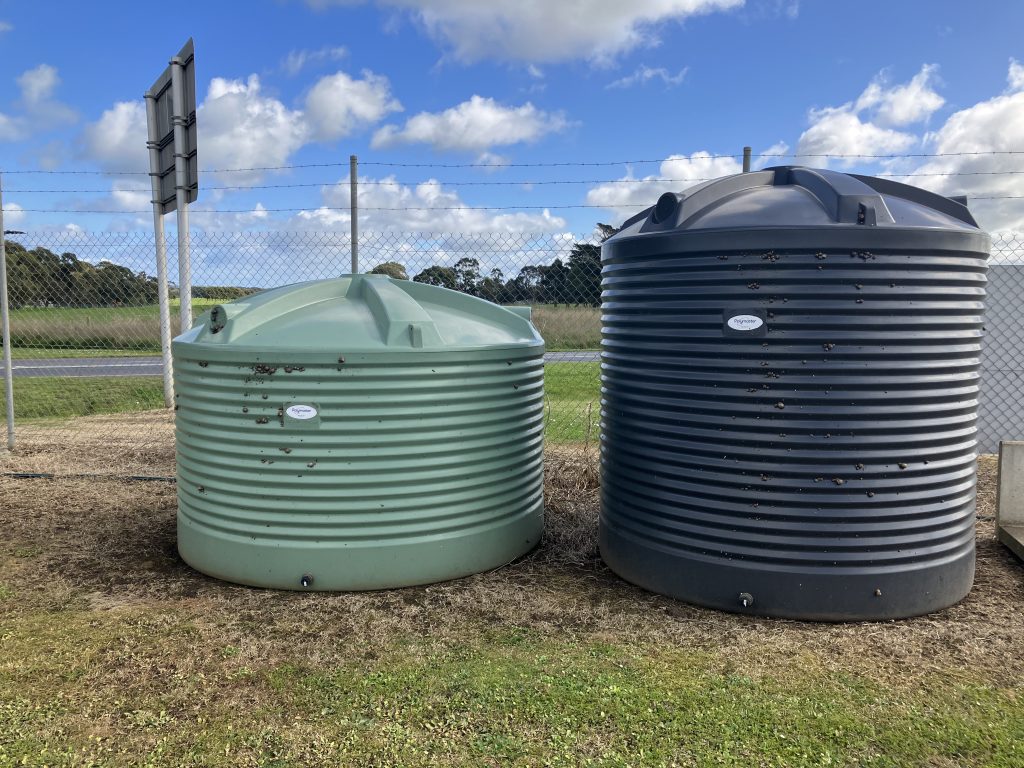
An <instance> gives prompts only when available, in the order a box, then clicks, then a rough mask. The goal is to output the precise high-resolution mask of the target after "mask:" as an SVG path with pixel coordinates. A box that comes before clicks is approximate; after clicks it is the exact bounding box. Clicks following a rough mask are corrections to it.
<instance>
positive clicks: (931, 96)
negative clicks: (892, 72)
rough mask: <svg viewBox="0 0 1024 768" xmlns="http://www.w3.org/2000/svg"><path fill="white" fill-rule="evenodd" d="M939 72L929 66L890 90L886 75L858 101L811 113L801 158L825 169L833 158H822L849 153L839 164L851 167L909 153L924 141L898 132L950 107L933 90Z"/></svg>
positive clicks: (800, 145)
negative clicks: (908, 151)
mask: <svg viewBox="0 0 1024 768" xmlns="http://www.w3.org/2000/svg"><path fill="white" fill-rule="evenodd" d="M936 69H937V68H936V67H935V65H933V64H925V65H924V66H922V67H921V71H920V72H918V73H917V74H916V75H915V76H914V77H913V78H912V79H911V80H910V81H909V82H907V83H903V84H900V85H894V86H891V87H889V86H888V85H887V80H886V75H885V73H884V72H883V73H880V74H879V75H878V76H877V77H875V79H874V80H872V81H871V82H870V83H869V84H868V86H867V88H865V89H864V91H863V92H862V93H861V94H860V96H858V97H857V99H856V101H848V102H846V103H845V104H842V105H840V106H838V107H823V108H821V109H811V110H810V112H809V113H808V118H809V121H810V123H811V125H810V127H809V128H808V129H807V130H806V131H804V132H803V134H801V136H800V140H799V142H798V143H797V149H796V153H797V155H805V156H807V155H810V156H812V157H810V158H807V160H808V161H813V164H815V165H823V166H824V165H828V164H829V159H828V158H826V157H821V155H848V157H844V158H839V159H838V163H839V165H841V166H844V167H847V168H848V167H852V166H853V165H856V164H857V163H859V162H864V161H865V160H870V156H871V155H888V154H898V153H900V152H905V151H907V150H908V149H910V148H911V147H913V146H914V145H915V144H917V143H918V141H919V138H918V137H917V136H916V135H914V134H912V133H908V132H907V131H904V130H898V128H905V127H907V126H909V125H911V124H913V123H920V122H923V121H925V120H927V119H928V118H929V117H931V116H932V114H933V113H934V112H935V111H936V110H937V109H939V107H941V106H942V105H943V104H944V103H945V100H944V99H943V98H942V97H941V96H940V95H939V94H938V93H936V92H935V91H934V90H933V88H932V82H933V81H934V80H935V77H936V75H935V73H936ZM814 156H817V157H814Z"/></svg>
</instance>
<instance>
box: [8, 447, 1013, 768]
mask: <svg viewBox="0 0 1024 768" xmlns="http://www.w3.org/2000/svg"><path fill="white" fill-rule="evenodd" d="M107 442H109V441H102V440H98V441H97V442H96V444H95V446H94V447H93V448H92V449H91V450H87V451H83V452H82V458H81V463H82V466H81V467H80V471H83V472H89V471H94V470H98V469H100V468H101V467H103V466H104V465H105V463H107V462H110V461H111V460H112V458H111V457H109V456H106V455H101V454H103V451H104V450H106V451H107V452H108V453H109V452H110V451H111V449H110V448H109V446H107ZM46 450H47V448H46V446H44V445H42V444H38V445H35V446H33V449H32V453H31V454H30V455H27V456H26V457H20V458H21V460H23V461H29V462H32V461H36V462H42V463H40V464H38V465H36V466H35V468H36V469H42V468H43V467H44V463H45V462H46V461H48V459H46V456H45V454H46ZM16 458H18V457H16ZM136 458H138V459H140V460H144V461H150V462H159V461H172V460H173V459H172V455H170V454H167V453H160V454H159V455H157V456H155V457H152V458H148V459H147V458H146V457H136ZM4 461H5V460H4V459H3V457H2V455H0V467H4V466H11V465H10V464H6V465H5V464H4ZM149 466H150V467H151V469H152V470H153V471H154V472H163V471H167V470H166V468H161V467H158V466H156V465H154V464H152V463H151V464H150V465H149ZM994 467H995V462H994V459H993V458H991V457H989V458H988V459H985V460H983V462H982V471H981V474H980V480H979V482H980V486H979V493H980V496H979V499H980V502H979V504H980V505H979V514H980V522H979V538H978V579H977V583H976V586H975V589H974V591H973V592H972V594H971V596H969V597H968V598H967V599H966V600H965V601H964V602H962V603H961V604H959V605H957V606H955V607H952V608H950V609H948V610H945V611H941V612H938V613H935V614H932V615H930V616H926V617H921V618H919V619H909V620H905V621H896V622H877V623H863V624H846V625H829V624H811V623H801V622H793V621H776V620H772V619H765V618H756V617H749V616H737V615H733V614H726V613H721V612H716V611H710V610H705V609H702V608H699V607H695V606H689V605H685V604H682V603H679V602H676V601H673V600H669V599H667V598H662V597H659V596H656V595H651V594H648V593H646V592H644V591H642V590H640V589H638V588H636V587H634V586H632V585H630V584H628V583H626V582H624V581H622V580H621V579H619V578H617V577H616V576H615V575H614V574H613V573H611V572H610V571H609V570H608V569H607V568H606V567H605V566H604V565H603V564H602V562H601V560H600V558H599V556H598V553H597V544H596V535H595V532H596V519H597V475H596V472H595V471H594V465H593V456H592V454H591V455H589V456H588V455H585V454H581V453H580V452H579V451H564V453H559V452H557V451H555V452H549V454H548V467H547V471H546V481H547V488H546V493H545V499H546V504H547V512H546V528H545V537H544V540H543V542H542V543H541V545H540V547H539V548H538V549H537V550H535V551H534V552H533V553H531V554H529V555H527V556H526V557H524V558H521V559H520V560H518V561H516V562H514V563H511V564H509V565H508V566H506V567H504V568H500V569H497V570H495V571H491V572H488V573H484V574H480V575H478V576H473V577H469V578H465V579H459V580H456V581H452V582H447V583H444V584H436V585H431V586H429V587H413V588H408V589H402V590H391V591H379V592H369V593H359V594H326V593H319V594H302V593H294V592H279V591H274V590H260V589H249V588H246V587H241V586H236V585H231V584H227V583H224V582H220V581H217V580H215V579H212V578H208V577H206V576H203V575H202V574H199V573H196V572H195V571H193V570H191V569H190V568H189V567H188V566H187V565H185V564H184V563H183V562H182V561H181V560H180V559H179V558H178V556H177V553H176V549H175V509H176V498H175V489H174V487H173V485H171V484H168V483H154V482H149V483H127V482H121V481H118V480H115V479H106V480H104V479H71V478H66V479H61V480H55V481H44V480H13V479H10V478H4V477H0V648H2V653H0V765H2V766H8V765H11V766H14V765H34V766H42V765H49V766H168V768H186V767H191V766H196V767H197V768H198V767H200V766H202V767H206V766H210V767H211V768H218V767H223V768H228V767H233V766H267V767H269V766H275V767H276V768H291V767H293V766H294V767H295V768H299V767H303V768H305V767H307V766H332V767H333V766H360V767H362V766H378V767H381V768H383V767H384V766H388V767H390V766H403V767H404V766H408V767H410V768H413V767H417V766H424V767H426V766H448V767H451V768H455V767H456V766H467V767H468V768H478V767H480V766H501V767H504V766H536V767H538V768H539V767H540V766H565V767H566V768H568V767H570V766H623V767H625V766H635V767H636V768H647V767H648V766H701V767H702V766H736V767H737V768H748V767H750V766H758V767H760V766H779V767H780V768H801V767H803V766H807V767H809V768H810V767H813V768H819V766H886V767H888V766H931V767H932V768H954V766H955V767H956V768H962V767H964V766H996V767H1005V768H1019V766H1021V765H1024V685H1022V680H1024V617H1022V615H1021V613H1020V612H1019V611H1017V610H1016V609H1015V607H1014V606H1015V599H1016V597H1017V595H1018V592H1019V585H1020V564H1019V562H1017V561H1016V560H1014V559H1013V558H1012V556H1010V555H1009V554H1007V553H1006V552H1005V550H1003V549H1002V547H1000V545H998V544H997V543H996V542H995V539H994V534H993V527H992V523H991V512H992V498H993V495H994V488H995V483H994V478H995V473H994ZM25 468H29V467H27V466H26V467H25ZM76 469H77V467H76Z"/></svg>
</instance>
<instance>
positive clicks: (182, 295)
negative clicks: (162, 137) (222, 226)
mask: <svg viewBox="0 0 1024 768" xmlns="http://www.w3.org/2000/svg"><path fill="white" fill-rule="evenodd" d="M185 47H186V48H187V49H189V52H188V65H189V66H190V67H191V64H192V60H193V55H192V52H191V48H192V42H191V40H190V41H189V44H188V45H186V46H185ZM182 53H185V51H184V50H183V51H182ZM185 66H186V63H185V59H184V58H183V57H182V55H181V54H179V55H178V56H175V57H174V58H173V59H171V104H172V108H173V111H172V113H171V121H172V122H173V123H174V196H175V203H176V207H177V209H178V300H179V301H180V302H181V332H182V333H184V332H185V331H187V330H188V329H189V328H191V327H192V261H191V253H190V251H189V246H190V245H191V242H190V238H189V236H188V203H189V178H188V175H189V174H188V165H189V151H188V150H189V144H188V140H187V136H186V128H187V126H188V115H189V108H188V107H189V105H188V104H187V103H186V100H185ZM191 71H192V72H193V80H192V105H191V112H192V115H193V117H192V123H193V125H194V124H195V111H196V107H195V93H196V88H195V74H194V72H195V70H191Z"/></svg>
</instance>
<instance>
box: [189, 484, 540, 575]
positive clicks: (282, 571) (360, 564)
mask: <svg viewBox="0 0 1024 768" xmlns="http://www.w3.org/2000/svg"><path fill="white" fill-rule="evenodd" d="M543 530H544V515H543V506H542V504H541V503H540V502H538V503H537V504H536V505H534V506H532V507H531V508H530V509H527V510H524V511H523V512H522V513H519V514H517V515H515V516H513V517H510V519H509V520H508V521H507V522H506V523H505V524H502V525H497V526H494V527H489V528H485V529H483V530H479V531H473V532H469V533H462V534H459V535H456V536H451V537H438V538H433V539H430V538H427V539H421V540H416V539H413V540H410V541H408V542H406V543H403V544H397V545H396V544H389V545H384V546H364V547H358V546H345V545H340V544H339V545H338V546H336V547H310V546H301V545H300V546H288V545H286V544H281V543H272V542H253V541H243V540H238V539H236V538H235V537H230V536H217V535H211V534H210V533H208V532H207V531H205V530H200V529H199V527H197V526H195V525H193V524H191V521H190V520H189V519H188V518H187V517H183V516H182V515H181V513H180V512H179V514H178V540H177V548H178V554H179V555H180V556H181V559H182V560H183V561H184V562H185V563H186V564H187V565H188V566H190V567H191V568H193V569H195V570H196V571H199V572H200V573H203V574H205V575H207V576H211V577H213V578H215V579H220V580H222V581H228V582H231V583H233V584H241V585H243V586H248V587H257V588H263V589H284V590H294V591H299V592H372V591H378V590H385V589H400V588H403V587H415V586H422V585H425V584H437V583H440V582H443V581H451V580H453V579H459V578H464V577H466V576H472V575H474V574H477V573H484V572H486V571H491V570H494V569H496V568H501V567H503V566H505V565H508V564H509V563H511V562H513V561H514V560H516V559H518V558H520V557H522V556H523V555H525V554H526V553H528V552H530V551H531V550H533V549H534V548H535V547H536V546H537V545H538V544H539V543H540V541H541V537H542V534H543ZM513 542H515V544H513ZM307 576H309V577H310V578H309V580H308V583H306V577H307Z"/></svg>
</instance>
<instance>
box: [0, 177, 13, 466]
mask: <svg viewBox="0 0 1024 768" xmlns="http://www.w3.org/2000/svg"><path fill="white" fill-rule="evenodd" d="M0 318H2V321H0V322H2V327H0V333H3V335H4V342H3V344H4V404H5V406H6V412H7V448H8V449H9V450H12V451H13V450H14V370H13V366H12V363H11V306H10V303H9V302H8V297H7V241H6V239H5V237H4V185H3V177H0Z"/></svg>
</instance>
